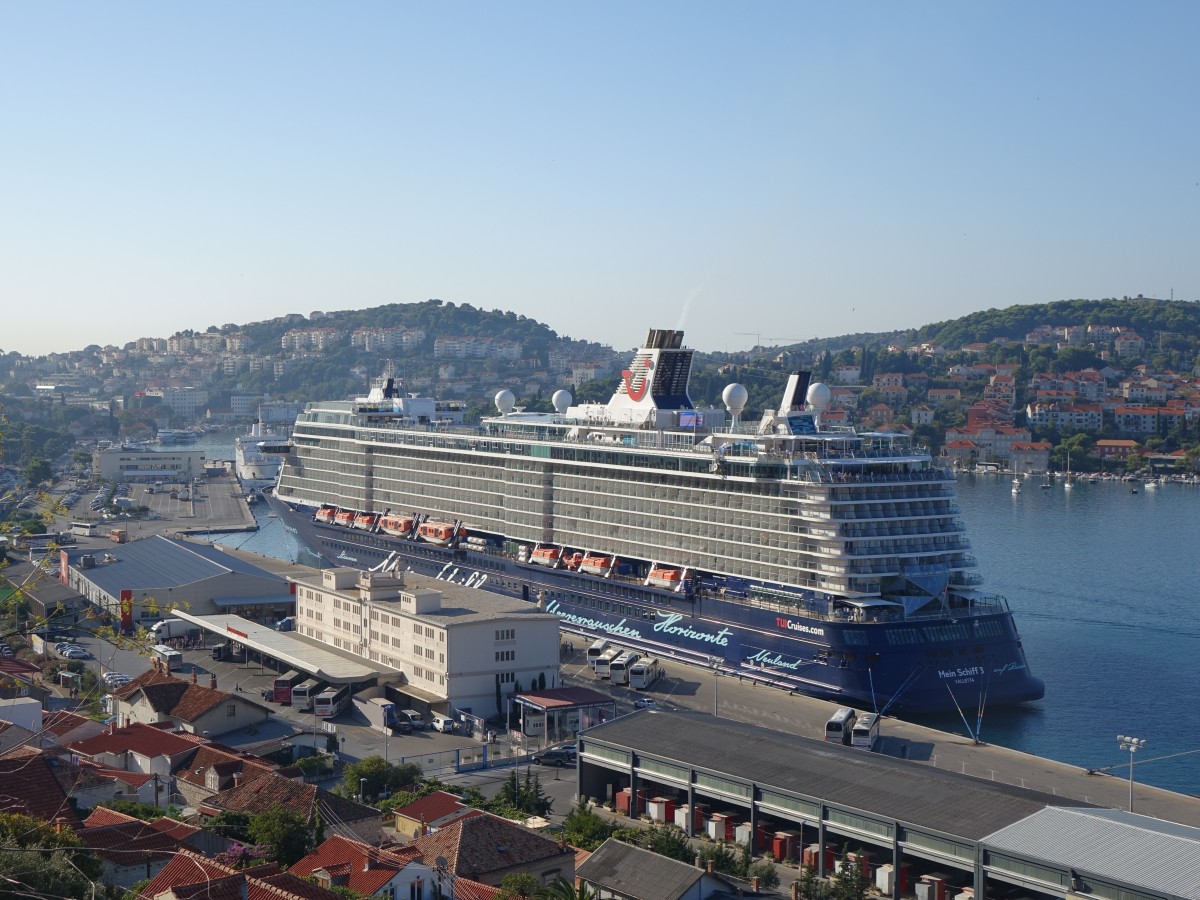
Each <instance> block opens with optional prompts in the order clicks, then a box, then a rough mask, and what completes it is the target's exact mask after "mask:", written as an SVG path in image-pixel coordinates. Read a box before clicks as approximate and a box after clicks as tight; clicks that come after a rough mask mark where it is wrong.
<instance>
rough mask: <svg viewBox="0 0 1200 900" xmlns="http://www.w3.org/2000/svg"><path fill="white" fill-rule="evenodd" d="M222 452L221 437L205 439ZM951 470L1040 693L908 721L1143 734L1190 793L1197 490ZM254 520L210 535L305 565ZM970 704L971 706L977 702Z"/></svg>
mask: <svg viewBox="0 0 1200 900" xmlns="http://www.w3.org/2000/svg"><path fill="white" fill-rule="evenodd" d="M205 449H206V450H208V451H209V457H210V458H215V459H222V458H232V456H233V450H232V436H230V437H229V442H228V444H227V445H226V444H222V443H220V442H214V443H213V444H212V446H211V448H210V447H209V446H205ZM1012 487H1013V485H1012V481H1011V478H1010V477H1009V476H1003V477H1001V476H995V475H982V476H972V475H963V476H960V478H959V483H958V492H959V505H960V507H961V516H962V519H963V521H964V522H965V523H966V525H967V529H968V531H967V533H968V535H969V536H970V538H971V542H972V546H973V553H974V555H975V557H976V559H977V560H978V563H979V570H978V571H979V573H980V574H981V575H982V576H983V577H984V582H985V588H986V589H987V590H988V591H990V592H993V593H997V594H1002V595H1004V596H1005V597H1006V598H1007V599H1008V602H1009V605H1010V606H1011V607H1012V609H1013V612H1014V614H1015V617H1016V623H1017V627H1018V629H1019V630H1020V633H1021V637H1022V639H1023V643H1024V647H1025V652H1026V656H1027V658H1028V661H1029V664H1030V666H1031V668H1032V670H1033V674H1035V675H1037V676H1039V677H1040V678H1042V679H1044V681H1045V683H1046V696H1045V698H1044V699H1042V700H1040V701H1038V702H1036V703H1030V704H1025V705H1023V706H1021V707H1017V708H1011V709H1000V708H996V709H991V708H988V706H987V703H986V697H983V698H979V700H981V701H982V704H981V703H980V702H978V700H977V701H974V702H972V704H971V705H964V707H963V709H962V713H961V715H959V714H950V715H941V716H936V717H923V718H920V719H917V721H919V722H920V723H921V724H926V725H932V726H934V727H937V728H941V729H943V730H946V731H951V732H956V733H961V734H967V733H968V729H970V730H972V731H973V730H975V729H977V728H978V732H979V737H980V739H981V740H983V741H985V742H987V743H992V744H1000V745H1003V746H1006V747H1011V748H1013V749H1017V750H1023V751H1026V752H1029V753H1034V754H1037V755H1039V756H1046V757H1049V758H1051V759H1057V760H1061V761H1063V762H1068V763H1073V764H1076V765H1079V766H1081V767H1084V768H1090V769H1105V770H1109V771H1111V772H1113V774H1116V775H1118V776H1121V777H1127V776H1128V770H1129V753H1128V751H1125V750H1121V749H1119V748H1118V746H1117V735H1118V734H1124V735H1131V736H1134V737H1138V738H1142V739H1145V740H1146V741H1147V745H1146V747H1145V748H1143V749H1141V750H1139V751H1138V752H1137V754H1136V756H1135V767H1134V777H1135V778H1136V780H1137V781H1138V782H1142V783H1147V784H1154V785H1158V786H1160V787H1164V788H1168V789H1170V790H1174V791H1180V792H1183V793H1191V794H1200V681H1198V678H1197V675H1196V669H1197V664H1196V662H1195V660H1196V658H1197V656H1198V655H1200V620H1198V619H1197V617H1196V616H1193V615H1192V612H1193V611H1194V610H1195V606H1194V604H1195V594H1196V589H1197V585H1200V553H1198V550H1200V547H1198V544H1200V540H1198V539H1200V526H1198V525H1197V515H1198V514H1200V487H1196V486H1191V485H1183V484H1163V485H1160V486H1158V487H1149V488H1148V487H1145V486H1142V485H1140V484H1138V485H1136V487H1137V493H1133V492H1132V489H1131V487H1132V486H1131V484H1130V483H1126V482H1120V481H1102V482H1099V483H1097V484H1088V483H1076V484H1075V485H1074V486H1073V487H1072V488H1071V489H1070V490H1068V489H1066V488H1065V487H1064V485H1063V483H1062V482H1061V481H1058V482H1055V483H1054V484H1053V486H1052V487H1051V488H1049V489H1042V488H1041V483H1040V480H1039V479H1034V478H1027V479H1024V480H1023V481H1022V483H1021V492H1020V493H1017V494H1014V493H1013V492H1012ZM254 514H255V519H256V520H257V522H258V525H259V530H258V531H257V532H251V533H237V534H226V535H215V536H214V540H216V541H217V542H219V543H221V544H224V545H226V546H230V547H234V548H240V549H244V550H248V551H250V552H254V553H260V554H262V555H264V556H272V557H275V558H279V559H287V560H290V561H294V562H300V563H308V564H314V565H315V564H316V561H315V559H314V558H313V557H312V556H311V554H308V553H307V552H306V551H305V550H304V549H303V548H302V547H301V546H300V545H299V543H298V542H297V540H296V537H295V535H294V534H292V533H291V532H290V531H289V530H288V529H287V528H286V527H285V526H284V524H283V521H282V520H281V519H279V518H275V517H271V516H270V515H269V514H270V509H269V507H268V506H267V504H266V503H258V504H256V505H255V507H254ZM981 705H982V716H981V715H980V706H981Z"/></svg>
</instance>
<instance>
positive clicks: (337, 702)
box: [313, 684, 350, 719]
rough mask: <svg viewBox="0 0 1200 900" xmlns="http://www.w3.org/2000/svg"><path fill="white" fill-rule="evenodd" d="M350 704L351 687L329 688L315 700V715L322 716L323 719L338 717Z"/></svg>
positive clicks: (345, 685)
mask: <svg viewBox="0 0 1200 900" xmlns="http://www.w3.org/2000/svg"><path fill="white" fill-rule="evenodd" d="M349 702H350V685H348V684H343V685H342V686H341V687H328V688H326V689H325V690H323V691H321V693H319V694H317V696H316V699H314V700H313V715H314V716H320V717H321V718H322V719H328V718H330V717H332V716H336V715H337V714H338V713H340V712H341V711H342V710H343V709H345V708H346V704H347V703H349Z"/></svg>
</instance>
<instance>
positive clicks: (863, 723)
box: [850, 713, 879, 750]
mask: <svg viewBox="0 0 1200 900" xmlns="http://www.w3.org/2000/svg"><path fill="white" fill-rule="evenodd" d="M850 743H851V746H853V747H861V748H862V749H863V750H874V749H875V745H876V744H878V743H879V713H867V715H865V716H863V717H862V718H861V719H859V720H858V721H857V722H855V723H854V730H853V737H852V738H851V742H850Z"/></svg>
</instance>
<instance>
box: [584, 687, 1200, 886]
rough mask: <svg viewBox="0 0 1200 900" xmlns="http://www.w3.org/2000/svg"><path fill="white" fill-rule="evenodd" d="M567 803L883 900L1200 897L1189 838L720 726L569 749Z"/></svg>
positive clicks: (1173, 830) (1069, 805)
mask: <svg viewBox="0 0 1200 900" xmlns="http://www.w3.org/2000/svg"><path fill="white" fill-rule="evenodd" d="M578 749H579V769H578V784H579V788H578V789H579V795H580V796H581V797H587V798H591V799H592V800H593V801H595V802H602V803H607V804H608V805H610V806H611V807H612V808H614V809H615V810H616V811H617V812H619V813H623V814H625V815H629V816H631V817H632V818H635V819H636V818H640V817H642V816H646V817H649V818H650V819H651V820H654V821H659V822H671V823H674V824H676V825H679V826H680V827H681V828H683V829H684V830H686V831H687V832H688V834H689V835H691V836H704V835H707V836H708V837H709V838H711V839H713V840H725V841H729V842H735V841H736V842H738V843H746V844H749V845H750V847H751V849H752V851H753V852H755V853H758V854H762V853H766V852H770V853H772V854H773V855H774V857H775V859H776V860H778V861H780V862H785V863H794V864H797V865H799V864H805V863H807V864H810V865H812V866H813V867H814V868H815V869H816V870H817V871H818V873H819V874H820V875H823V876H828V875H831V874H833V873H834V871H835V870H836V868H837V867H838V866H839V865H840V864H842V860H843V855H844V854H849V855H848V856H847V857H846V859H847V864H850V865H857V866H861V867H862V870H863V872H864V873H865V874H866V875H867V877H868V878H869V879H870V880H871V883H872V884H873V885H874V886H875V887H876V888H877V889H878V890H879V891H880V892H881V893H882V894H883V896H885V897H893V898H896V900H899V898H900V897H901V896H904V897H912V896H915V897H917V900H947V898H951V900H953V898H958V900H963V898H972V897H973V898H980V900H983V898H992V897H998V898H1008V897H1014V898H1015V897H1029V898H1036V900H1040V898H1062V900H1078V898H1103V900H1176V898H1184V897H1189V898H1200V828H1194V827H1191V826H1187V825H1180V824H1176V823H1173V822H1166V821H1163V820H1160V819H1154V818H1150V817H1148V816H1139V815H1135V814H1132V813H1129V812H1125V811H1122V810H1113V809H1105V808H1101V807H1096V806H1090V805H1088V804H1085V803H1082V802H1081V801H1079V800H1075V799H1071V798H1067V797H1061V796H1056V795H1053V794H1044V793H1040V792H1037V791H1033V790H1028V789H1024V788H1019V787H1015V786H1012V785H1006V784H1002V783H998V782H989V781H984V780H981V779H976V778H973V777H970V776H965V775H959V774H957V773H954V772H949V771H946V770H943V769H938V768H935V767H932V766H930V765H927V764H923V763H920V762H916V761H912V760H904V759H896V758H894V757H890V756H883V755H881V754H877V753H872V752H870V751H869V750H865V749H859V748H854V747H844V746H842V745H841V744H829V743H824V742H822V741H818V740H812V739H808V738H801V737H796V736H794V735H790V734H783V733H780V732H775V731H771V730H768V729H765V728H761V727H758V726H755V725H749V724H746V723H741V722H735V721H732V720H729V719H721V718H716V717H713V716H709V715H704V714H699V713H687V712H664V711H657V710H643V711H640V712H635V713H632V714H629V715H625V716H621V717H619V718H617V719H614V720H612V721H608V722H605V723H603V724H600V725H597V726H596V727H594V728H591V729H589V730H587V731H584V732H583V733H581V734H580V736H579V740H578Z"/></svg>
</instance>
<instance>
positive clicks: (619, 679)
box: [608, 653, 641, 684]
mask: <svg viewBox="0 0 1200 900" xmlns="http://www.w3.org/2000/svg"><path fill="white" fill-rule="evenodd" d="M640 658H641V657H639V656H638V655H637V654H636V653H622V654H621V655H620V656H618V657H617V658H616V659H614V660H613V661H612V662H611V663H609V664H608V677H609V678H610V679H611V680H612V683H613V684H629V667H630V666H632V665H633V664H634V663H635V662H637V661H638V660H639V659H640Z"/></svg>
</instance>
